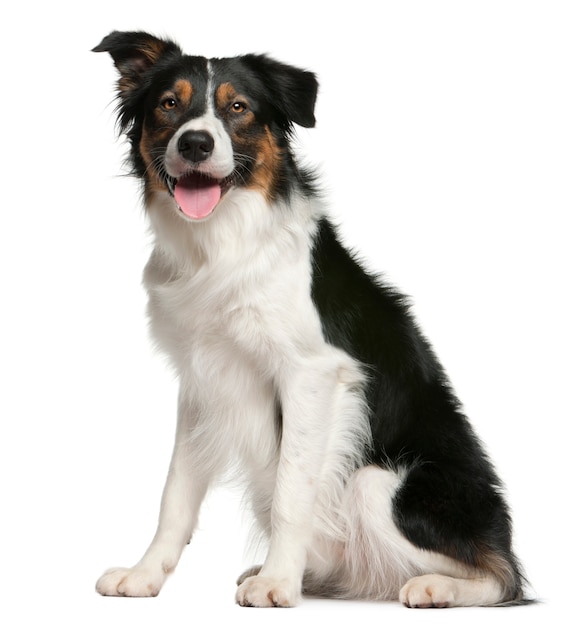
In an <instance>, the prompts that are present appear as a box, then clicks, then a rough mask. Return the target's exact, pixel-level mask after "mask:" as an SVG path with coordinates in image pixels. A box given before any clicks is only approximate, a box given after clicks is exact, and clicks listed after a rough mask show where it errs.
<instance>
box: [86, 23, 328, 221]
mask: <svg viewBox="0 0 583 626" xmlns="http://www.w3.org/2000/svg"><path fill="white" fill-rule="evenodd" d="M94 50H95V51H97V52H100V51H107V52H109V53H110V54H111V55H112V57H113V59H114V61H115V64H116V67H117V68H118V70H119V72H120V80H119V83H118V95H119V98H120V105H119V119H120V125H121V128H122V130H125V131H126V132H127V134H128V136H129V138H130V140H131V144H132V153H131V156H132V160H133V166H134V171H135V173H136V174H137V175H139V176H142V177H143V178H144V180H145V183H146V193H147V194H148V193H151V192H153V191H156V190H158V191H160V190H163V191H165V192H168V193H170V194H171V195H173V196H174V198H175V200H176V205H177V208H178V209H179V211H180V213H181V215H183V216H184V217H185V218H186V219H189V220H202V219H205V218H208V217H209V216H210V215H211V214H212V212H213V211H214V209H215V208H216V207H217V206H218V205H219V203H220V202H221V199H222V198H223V197H224V196H225V195H226V194H227V193H229V192H230V190H232V189H233V188H237V187H245V188H252V189H256V190H258V191H259V192H261V193H263V194H264V195H265V196H266V197H267V198H269V199H273V198H274V197H275V196H277V195H278V193H282V192H283V191H284V189H285V186H286V184H288V175H289V174H290V168H292V164H293V160H292V158H291V153H290V150H289V132H290V130H291V127H292V124H294V123H296V124H300V125H302V126H306V127H311V126H313V125H314V123H315V119H314V105H315V100H316V92H317V82H316V78H315V76H314V75H313V74H311V73H310V72H305V71H302V70H299V69H297V68H294V67H291V66H288V65H283V64H281V63H279V62H277V61H274V60H272V59H270V58H268V57H265V56H258V55H246V56H242V57H234V58H230V59H206V58H203V57H193V56H187V55H184V54H182V52H181V50H180V49H179V48H178V46H176V45H175V44H174V43H172V42H169V41H163V40H160V39H157V38H155V37H152V36H151V35H147V34H146V33H112V34H111V35H109V36H107V37H106V38H105V39H104V40H103V41H102V42H101V44H99V46H97V47H96V48H95V49H94Z"/></svg>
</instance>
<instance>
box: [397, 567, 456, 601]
mask: <svg viewBox="0 0 583 626" xmlns="http://www.w3.org/2000/svg"><path fill="white" fill-rule="evenodd" d="M455 590H456V581H455V580H454V579H453V578H449V577H447V576H439V575H437V574H435V575H433V574H431V575H425V576H417V577H415V578H411V580H410V581H409V582H408V583H406V584H405V585H404V586H403V588H402V589H401V591H400V593H399V600H400V601H401V602H402V603H403V604H404V605H405V606H407V607H409V608H412V609H428V608H437V609H443V608H447V607H450V606H455Z"/></svg>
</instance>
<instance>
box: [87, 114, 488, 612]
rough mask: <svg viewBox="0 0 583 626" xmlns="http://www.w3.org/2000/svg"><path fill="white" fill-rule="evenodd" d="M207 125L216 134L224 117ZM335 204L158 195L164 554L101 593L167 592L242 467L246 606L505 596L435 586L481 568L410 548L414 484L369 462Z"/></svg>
mask: <svg viewBox="0 0 583 626" xmlns="http://www.w3.org/2000/svg"><path fill="white" fill-rule="evenodd" d="M203 123H204V124H205V128H206V129H207V130H209V129H211V130H213V129H214V126H212V124H210V125H209V118H208V117H207V118H204V119H203V121H200V120H199V121H197V122H196V124H197V125H199V124H203ZM189 124H190V125H191V126H192V124H193V123H189ZM213 124H214V122H213ZM221 142H222V140H220V141H219V144H221ZM321 211H322V209H321V207H320V206H319V205H318V204H316V203H314V202H313V201H311V200H308V199H305V198H302V197H301V196H299V195H298V196H297V197H296V199H295V200H294V201H293V202H292V203H291V205H289V206H288V205H286V206H271V205H270V204H269V203H268V202H267V201H266V199H265V198H264V196H263V195H262V194H261V193H259V192H256V191H252V190H244V189H237V188H233V189H231V190H230V191H228V192H227V193H226V194H225V196H224V197H223V199H222V201H221V203H220V204H219V206H218V207H217V209H216V210H215V212H214V213H213V215H212V217H211V219H209V220H207V221H205V222H201V223H194V222H189V221H186V220H184V219H183V218H182V217H181V216H180V215H179V212H178V211H177V209H176V205H175V203H174V201H173V200H172V198H171V197H170V196H169V195H168V194H166V193H162V192H159V193H156V194H154V195H153V196H152V197H151V198H150V202H149V206H148V213H149V216H150V219H151V223H152V229H153V233H154V249H153V252H152V256H151V259H150V261H149V263H148V265H147V267H146V269H145V273H144V283H145V286H146V288H147V290H148V294H149V316H150V321H151V331H152V336H153V338H154V340H155V342H156V343H157V345H158V346H159V347H160V348H161V349H162V350H163V351H164V352H165V353H166V354H167V355H168V357H169V359H170V361H171V363H172V365H173V367H174V369H175V370H176V373H177V375H178V378H179V382H180V393H179V402H178V426H177V431H176V445H175V449H174V453H173V457H172V462H171V466H170V471H169V475H168V480H167V483H166V487H165V489H164V494H163V498H162V505H161V511H160V518H159V525H158V530H157V532H156V535H155V537H154V539H153V541H152V543H151V545H150V547H149V548H148V550H147V551H146V553H145V555H144V557H143V558H142V560H141V561H140V562H139V563H138V564H137V565H136V566H135V567H133V568H131V569H115V570H110V571H108V572H106V574H104V576H103V577H102V578H100V580H99V581H98V583H97V589H98V591H99V592H100V593H102V594H105V595H131V596H143V595H156V594H157V593H158V592H159V590H160V588H161V587H162V584H163V583H164V580H165V578H166V577H167V575H168V574H169V573H170V572H172V570H173V569H174V568H175V567H176V564H177V563H178V560H179V558H180V554H181V552H182V550H183V548H184V546H185V545H186V544H187V543H188V541H189V539H190V536H191V534H192V532H193V531H194V529H195V527H196V522H197V516H198V511H199V507H200V504H201V502H202V500H203V498H204V496H205V494H206V492H207V489H208V488H209V486H211V485H212V483H213V482H214V481H216V480H217V479H218V478H219V476H221V475H223V474H224V473H225V472H227V471H228V470H229V469H232V468H233V467H236V468H237V470H238V473H240V474H241V475H243V476H244V477H245V480H246V481H247V485H248V493H249V497H250V501H251V504H252V507H253V509H254V512H255V514H256V517H257V521H258V524H259V526H260V528H261V530H262V531H263V532H264V533H265V535H266V536H267V537H268V539H269V551H268V555H267V558H266V561H265V563H264V564H263V566H262V567H261V568H258V569H256V570H254V571H253V572H251V573H249V575H246V576H243V577H242V579H241V583H240V585H239V587H238V590H237V596H236V598H237V602H239V604H241V605H253V606H293V605H295V604H297V603H298V601H299V600H300V596H301V591H302V584H305V585H306V586H307V588H308V590H310V591H314V592H321V591H323V592H326V593H331V594H336V595H338V596H343V597H365V598H380V599H396V598H397V597H398V595H399V590H400V589H401V588H402V587H403V585H405V587H404V591H403V592H402V593H401V600H402V601H403V602H405V603H406V604H410V605H415V604H420V605H425V604H428V603H429V604H431V603H433V604H440V603H449V604H451V603H460V604H472V603H476V602H481V601H483V600H484V599H486V600H488V601H492V600H494V601H496V599H497V596H496V593H498V594H499V590H497V589H496V588H495V586H494V584H493V583H490V582H487V584H486V583H485V584H480V582H479V581H478V582H475V581H472V584H469V583H468V582H467V581H464V580H462V581H460V580H456V579H454V578H448V579H443V576H442V577H440V578H435V579H432V580H431V581H430V582H431V585H430V587H431V591H430V592H427V589H426V586H425V581H424V580H423V579H422V578H421V579H419V578H414V577H415V576H420V575H423V574H442V575H447V576H454V577H461V578H466V577H469V576H471V575H472V573H471V572H468V571H464V570H463V569H462V568H461V567H460V566H459V565H456V564H455V563H454V562H453V561H451V560H449V559H446V558H445V557H441V556H438V555H434V554H430V553H427V552H423V551H421V550H418V549H417V548H415V547H414V546H413V545H412V544H410V543H409V542H408V541H407V540H406V539H404V537H403V536H402V535H401V534H400V533H399V531H398V529H397V528H396V526H395V524H394V522H393V520H392V515H391V510H390V502H391V498H392V496H393V495H394V493H395V491H396V490H397V489H398V486H399V484H400V481H401V480H402V477H401V476H399V475H397V474H395V473H393V472H391V471H390V470H384V469H380V468H372V467H364V468H363V467H362V465H363V461H364V459H363V454H364V452H365V450H366V446H367V443H368V441H369V438H370V432H369V424H368V417H367V411H366V406H365V403H364V396H363V385H364V382H365V378H364V374H363V372H362V370H361V368H360V364H359V363H357V362H355V361H354V360H353V359H351V358H350V357H349V356H348V355H347V354H345V353H344V352H342V351H340V350H337V349H335V348H334V347H332V346H330V345H329V344H328V343H326V341H325V339H324V336H323V333H322V328H321V323H320V320H319V317H318V314H317V311H316V309H315V307H314V304H313V302H312V300H311V295H310V294H311V246H312V237H313V235H314V232H315V225H316V220H317V219H318V218H319V217H320V215H321ZM280 409H281V413H282V415H283V422H282V427H281V430H280V429H279V427H278V414H279V411H280ZM359 468H360V469H359ZM409 579H412V581H411V582H409V583H408V582H407V581H408V580H409ZM419 581H421V582H419ZM452 581H453V582H452ZM428 597H429V600H428Z"/></svg>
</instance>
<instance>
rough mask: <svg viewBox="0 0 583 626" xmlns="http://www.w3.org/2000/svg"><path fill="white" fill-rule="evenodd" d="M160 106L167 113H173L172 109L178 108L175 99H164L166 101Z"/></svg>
mask: <svg viewBox="0 0 583 626" xmlns="http://www.w3.org/2000/svg"><path fill="white" fill-rule="evenodd" d="M160 106H161V107H162V108H163V109H164V110H165V111H171V110H172V109H175V108H176V107H177V106H178V103H177V102H176V99H175V98H164V100H162V102H160Z"/></svg>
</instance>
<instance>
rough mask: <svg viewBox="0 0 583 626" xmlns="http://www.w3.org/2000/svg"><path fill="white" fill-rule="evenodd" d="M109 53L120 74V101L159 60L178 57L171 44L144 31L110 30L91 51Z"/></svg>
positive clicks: (176, 47) (175, 47)
mask: <svg viewBox="0 0 583 626" xmlns="http://www.w3.org/2000/svg"><path fill="white" fill-rule="evenodd" d="M93 52H109V54H110V55H111V56H112V58H113V61H114V63H115V66H116V67H117V69H118V71H119V73H120V79H119V83H118V88H119V92H120V96H121V97H122V98H124V97H126V96H128V95H130V94H131V93H132V92H133V91H135V90H136V89H137V88H139V87H140V86H141V85H142V81H143V78H144V75H145V73H146V72H147V71H148V70H149V69H150V68H151V67H152V66H154V65H155V64H156V63H158V62H159V61H160V59H162V58H163V57H166V56H168V55H179V54H181V50H180V48H179V47H178V46H177V45H176V44H175V43H174V42H172V41H165V40H162V39H158V38H157V37H154V36H152V35H150V34H148V33H144V32H119V31H113V32H112V33H110V34H109V35H107V37H104V39H103V41H102V42H101V43H100V44H99V45H98V46H95V48H93Z"/></svg>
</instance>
